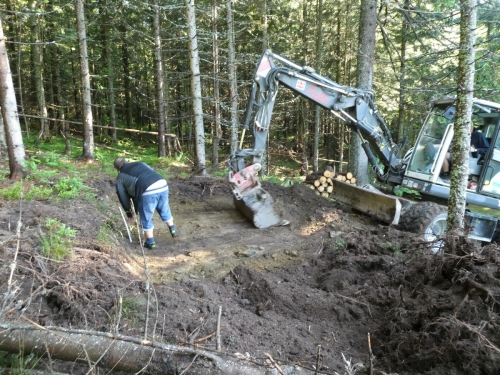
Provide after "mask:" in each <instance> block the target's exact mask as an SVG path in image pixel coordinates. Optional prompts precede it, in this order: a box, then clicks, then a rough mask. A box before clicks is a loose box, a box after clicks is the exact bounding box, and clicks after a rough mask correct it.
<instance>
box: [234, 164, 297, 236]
mask: <svg viewBox="0 0 500 375" xmlns="http://www.w3.org/2000/svg"><path fill="white" fill-rule="evenodd" d="M260 169H261V165H260V164H259V163H256V164H253V165H251V166H249V167H246V168H244V169H242V170H241V171H239V172H238V173H234V174H233V173H232V172H231V174H230V175H229V182H230V183H231V187H232V190H233V195H234V205H235V206H236V208H237V209H238V210H240V212H241V213H242V214H243V215H245V216H246V217H247V218H248V219H249V220H250V221H251V222H253V224H254V225H255V227H257V228H259V229H263V228H268V227H272V226H278V225H287V224H288V221H286V220H283V219H282V218H281V217H280V215H278V214H277V213H276V211H275V209H274V199H273V197H271V195H270V194H269V193H268V192H267V191H266V190H264V189H263V188H262V186H261V184H260V181H259V178H258V177H257V173H258V172H259V171H260Z"/></svg>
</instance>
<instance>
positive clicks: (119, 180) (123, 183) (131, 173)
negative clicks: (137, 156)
mask: <svg viewBox="0 0 500 375" xmlns="http://www.w3.org/2000/svg"><path fill="white" fill-rule="evenodd" d="M164 179H165V177H163V176H162V175H161V174H159V173H158V172H156V171H155V170H154V169H153V168H151V167H150V166H149V165H147V164H146V163H143V162H140V161H138V162H133V163H125V164H124V165H123V167H121V169H120V172H119V173H118V177H116V193H117V194H118V199H119V200H120V203H121V205H122V207H123V209H124V210H125V212H126V213H127V216H128V217H131V216H132V213H131V212H130V211H131V207H130V198H132V200H133V202H134V207H135V209H136V210H137V208H138V205H139V199H140V198H141V196H142V194H143V193H144V192H145V191H146V189H147V188H148V187H150V186H151V185H153V184H154V183H155V182H157V181H159V180H164Z"/></svg>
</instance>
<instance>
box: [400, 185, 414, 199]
mask: <svg viewBox="0 0 500 375" xmlns="http://www.w3.org/2000/svg"><path fill="white" fill-rule="evenodd" d="M394 194H395V195H396V196H398V197H402V196H403V195H405V194H406V195H409V196H412V197H414V198H420V192H418V191H417V190H414V189H410V188H408V187H406V186H401V185H398V186H395V187H394Z"/></svg>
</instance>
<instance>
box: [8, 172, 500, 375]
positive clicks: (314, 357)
mask: <svg viewBox="0 0 500 375" xmlns="http://www.w3.org/2000/svg"><path fill="white" fill-rule="evenodd" d="M7 183H8V182H7V181H4V182H3V183H2V186H3V187H5V186H7V185H6V184H7ZM87 183H88V184H89V185H90V186H91V187H92V189H93V192H95V194H96V197H97V199H90V200H89V199H84V198H82V199H77V200H71V201H63V200H57V199H49V200H45V201H23V202H19V201H5V200H4V201H0V243H1V251H0V285H2V286H1V288H2V296H4V294H3V293H4V292H5V288H6V284H7V280H8V278H9V275H10V269H9V266H10V264H11V262H12V259H13V257H14V254H15V249H16V243H17V242H16V238H15V228H16V223H17V222H18V220H19V218H21V221H22V223H23V227H22V229H21V236H20V252H19V256H18V263H17V268H16V272H15V273H14V282H15V284H16V286H19V287H20V291H19V295H18V297H17V298H16V299H15V301H16V303H15V304H14V306H13V307H12V308H11V309H10V310H9V312H8V314H7V315H6V316H4V319H7V320H11V321H15V322H17V321H19V322H21V321H22V322H23V323H26V322H27V320H26V319H24V318H28V319H29V320H30V321H32V322H35V323H37V324H39V325H42V326H49V325H50V326H53V325H56V326H62V327H72V328H81V329H91V330H99V331H105V332H109V331H111V330H113V327H114V326H115V325H116V321H117V316H118V314H117V311H118V308H117V306H118V301H119V298H118V296H120V295H121V296H122V313H121V317H120V318H121V320H120V324H119V330H120V332H121V333H123V334H125V335H129V336H136V337H141V336H142V335H143V334H144V330H145V329H146V328H145V326H146V313H145V312H146V309H147V305H148V303H147V301H148V295H147V293H146V287H145V286H146V275H147V274H149V278H150V280H151V285H152V286H153V289H152V290H153V293H152V294H151V295H150V298H149V301H150V310H149V311H150V314H149V315H148V316H147V318H148V320H147V321H148V325H147V330H148V335H149V336H148V337H150V338H151V339H153V338H154V339H156V340H163V341H165V342H169V343H174V344H181V345H189V344H196V345H198V346H203V347H204V348H206V349H215V348H216V335H215V332H216V329H217V322H218V312H219V307H220V308H221V317H220V336H219V337H220V342H221V346H222V348H221V350H222V351H224V352H227V353H231V354H235V353H239V354H237V355H240V356H243V357H246V358H247V359H251V360H253V361H255V362H258V363H264V362H265V360H266V358H267V357H266V353H268V354H269V355H270V356H271V357H272V358H273V359H274V360H275V361H277V362H278V363H279V364H281V365H286V364H296V365H297V366H298V367H304V368H309V369H317V370H318V374H320V373H321V374H337V373H338V374H348V373H349V369H348V363H347V362H349V361H350V363H351V367H352V368H356V367H357V368H358V373H360V372H359V369H360V368H361V366H360V365H359V364H363V365H364V366H368V365H369V345H368V334H369V335H370V344H371V349H372V351H373V355H374V359H373V369H374V370H377V371H383V372H385V373H391V374H400V375H403V374H428V375H431V374H432V375H444V374H446V375H454V374H464V375H465V374H467V375H476V374H477V375H479V374H481V375H486V374H487V375H494V374H496V375H498V374H500V349H499V348H500V320H499V316H500V315H499V312H500V304H499V303H500V268H499V264H500V263H499V256H498V254H499V253H498V251H499V249H498V246H497V245H496V244H492V245H488V246H483V247H481V248H480V249H479V250H478V251H476V250H477V246H475V245H474V244H469V243H468V242H466V241H460V240H455V241H452V240H450V241H449V244H448V247H447V251H448V252H450V254H444V255H432V254H430V252H429V250H428V249H427V248H426V247H425V245H424V244H422V243H420V241H419V240H418V238H417V237H416V236H415V235H414V234H410V233H407V232H403V231H399V230H398V229H397V228H394V227H392V226H388V225H385V224H382V223H379V222H376V221H373V220H371V219H370V218H369V217H366V216H363V215H362V214H360V213H357V212H352V211H351V210H350V209H349V207H345V206H342V205H340V204H338V203H336V202H334V201H331V200H327V199H325V198H321V197H319V196H317V195H315V194H314V192H313V191H312V190H310V189H309V188H308V186H306V185H303V184H299V183H296V184H294V185H293V186H292V187H288V188H285V187H282V186H278V185H272V184H269V183H265V184H264V187H265V188H266V189H267V190H268V191H269V192H270V193H271V194H272V196H273V197H274V198H275V200H276V202H277V208H278V209H279V210H280V211H281V212H282V213H283V215H284V218H286V219H287V220H289V221H290V225H289V226H286V227H274V228H268V229H260V230H259V229H256V228H254V227H253V225H252V224H251V223H250V222H249V221H248V220H246V219H245V218H244V217H243V216H242V215H241V214H240V213H239V212H238V211H237V210H236V209H235V207H234V205H233V201H232V194H231V191H230V188H229V186H228V184H227V183H226V182H225V180H224V179H214V178H210V179H201V178H190V179H180V178H176V179H172V180H170V181H169V186H170V202H171V208H172V211H173V214H174V218H175V223H176V226H177V228H178V231H179V232H180V237H178V238H175V239H172V238H171V237H170V234H169V233H168V231H167V229H166V227H165V226H164V225H163V224H162V223H161V222H159V221H158V220H159V218H158V217H156V218H155V220H156V221H155V226H156V229H155V238H156V242H157V244H158V247H157V248H156V249H155V250H153V251H151V250H143V249H142V248H141V246H140V244H139V238H138V232H137V229H136V228H133V230H132V242H130V241H129V239H128V235H127V232H126V230H125V227H124V225H123V222H122V219H121V217H120V213H119V210H118V205H119V204H118V200H117V198H116V195H115V191H114V180H113V179H112V178H110V177H109V176H106V175H102V176H98V175H96V176H93V177H92V180H91V181H87ZM47 217H51V218H58V219H59V220H60V221H61V222H63V223H65V224H66V225H68V226H69V227H70V228H73V229H76V231H77V233H76V237H75V240H74V244H73V251H74V254H73V256H72V257H71V258H70V259H69V260H66V261H63V262H54V261H50V260H48V259H46V258H44V257H42V256H41V255H40V253H39V250H40V239H39V228H40V225H41V224H42V223H43V221H44V220H45V218H47ZM103 228H104V229H105V230H104V229H103ZM476 245H477V244H476ZM143 251H144V252H143ZM2 298H3V297H2ZM44 363H45V362H43V361H41V362H40V363H39V365H38V366H40V367H43V365H44ZM57 366H59V367H57ZM51 368H52V369H54V371H55V369H59V370H61V371H63V372H66V373H74V374H80V373H86V372H87V370H86V367H85V366H84V365H80V364H72V365H68V364H67V363H57V362H56V363H53V364H52V367H51ZM108 371H109V370H101V372H100V373H102V374H104V373H108ZM364 371H365V372H364V373H367V372H366V371H367V370H366V368H365V370H364ZM111 373H112V371H111ZM186 373H189V370H188V371H187V372H186ZM350 373H354V372H353V371H351V372H350Z"/></svg>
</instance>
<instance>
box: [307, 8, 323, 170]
mask: <svg viewBox="0 0 500 375" xmlns="http://www.w3.org/2000/svg"><path fill="white" fill-rule="evenodd" d="M316 22H317V29H316V58H317V62H316V71H317V72H318V74H321V63H322V55H323V0H318V4H317V15H316ZM320 125H321V108H320V107H319V106H316V111H315V116H314V146H313V171H314V172H317V171H318V167H319V165H318V158H319V132H320ZM306 172H307V170H306Z"/></svg>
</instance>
